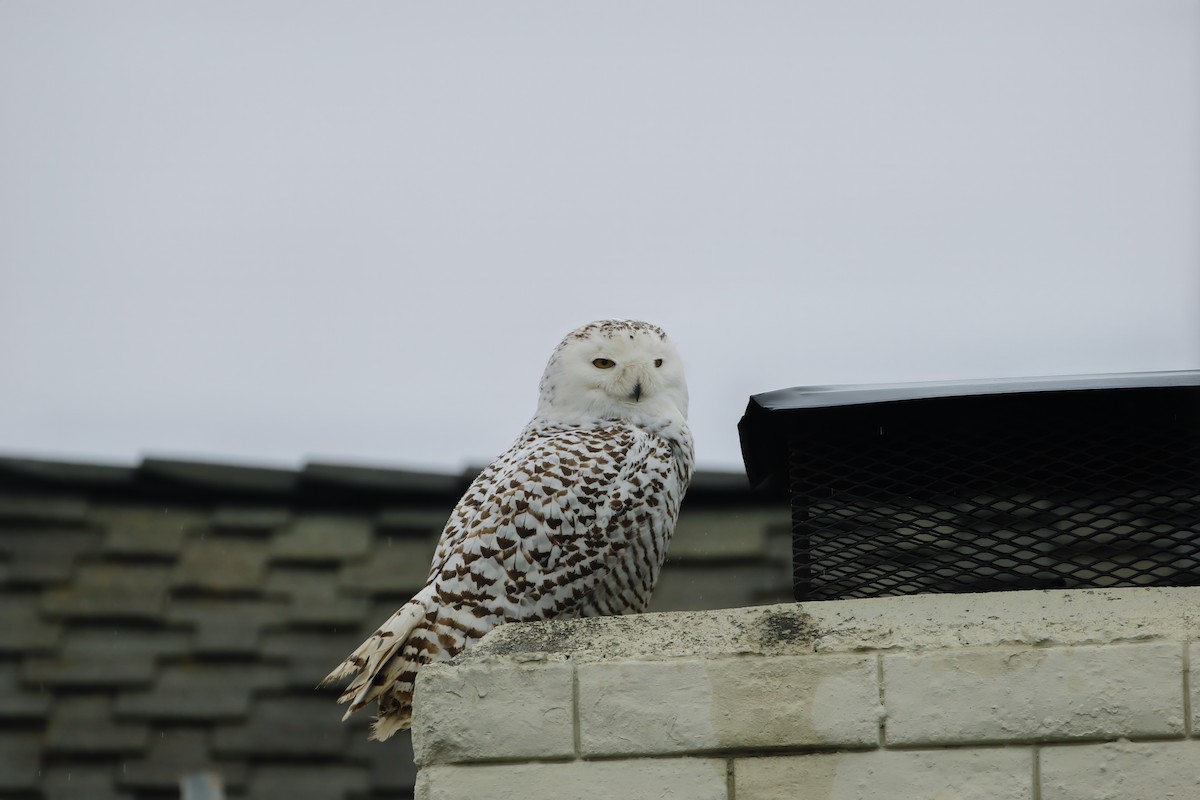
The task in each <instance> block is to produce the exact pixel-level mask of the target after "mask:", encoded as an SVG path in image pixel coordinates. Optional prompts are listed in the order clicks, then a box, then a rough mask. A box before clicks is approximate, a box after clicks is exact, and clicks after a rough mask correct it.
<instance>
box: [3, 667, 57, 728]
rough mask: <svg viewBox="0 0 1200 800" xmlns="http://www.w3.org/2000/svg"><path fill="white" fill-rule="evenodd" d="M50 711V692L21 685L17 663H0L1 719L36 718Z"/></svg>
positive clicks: (8, 720) (5, 720)
mask: <svg viewBox="0 0 1200 800" xmlns="http://www.w3.org/2000/svg"><path fill="white" fill-rule="evenodd" d="M49 713H50V694H49V693H47V692H45V691H43V690H42V689H41V688H40V687H29V686H22V685H20V682H19V681H18V679H17V665H16V664H0V720H2V721H4V722H11V721H13V720H36V719H41V718H43V717H45V716H46V715H47V714H49Z"/></svg>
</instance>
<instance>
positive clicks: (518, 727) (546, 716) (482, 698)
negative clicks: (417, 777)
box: [413, 663, 575, 765]
mask: <svg viewBox="0 0 1200 800" xmlns="http://www.w3.org/2000/svg"><path fill="white" fill-rule="evenodd" d="M572 683H573V668H572V666H571V665H570V664H563V663H536V664H528V665H525V664H514V663H482V664H472V665H462V666H453V667H451V666H446V665H444V664H426V665H425V666H424V667H422V668H421V671H420V672H419V673H418V675H417V689H416V694H415V698H414V704H413V707H414V714H413V720H414V721H413V751H414V753H415V757H416V761H417V763H418V764H421V765H424V764H445V763H453V762H457V761H484V760H496V759H521V758H539V759H540V758H562V757H566V756H570V755H573V754H574V752H575V732H574V726H575V720H574V714H573V713H572V708H573V705H574V703H573V699H574V687H573V685H572Z"/></svg>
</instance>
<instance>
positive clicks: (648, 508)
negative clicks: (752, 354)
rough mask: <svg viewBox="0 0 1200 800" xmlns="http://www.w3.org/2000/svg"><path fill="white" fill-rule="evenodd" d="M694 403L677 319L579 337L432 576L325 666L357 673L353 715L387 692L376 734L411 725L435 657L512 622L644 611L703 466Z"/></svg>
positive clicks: (339, 674)
mask: <svg viewBox="0 0 1200 800" xmlns="http://www.w3.org/2000/svg"><path fill="white" fill-rule="evenodd" d="M687 406H688V393H687V384H686V382H685V381H684V377H683V365H682V363H681V362H680V358H679V354H678V353H677V352H676V350H675V347H674V345H673V344H672V343H671V342H670V341H669V340H668V339H667V335H666V334H665V333H664V332H663V331H662V329H661V328H658V327H656V326H654V325H651V324H649V323H646V322H633V321H624V320H602V321H599V322H592V323H590V324H588V325H584V326H583V327H581V328H579V329H577V330H575V331H572V332H571V333H569V334H567V336H566V338H564V339H563V340H562V342H561V343H560V344H559V345H558V347H557V348H556V349H555V350H554V353H553V354H552V355H551V356H550V361H549V363H547V364H546V371H545V373H544V374H543V375H542V380H541V383H540V385H539V397H538V406H537V413H535V414H534V417H533V419H532V420H530V422H529V424H528V425H526V426H525V429H524V430H523V431H522V432H521V435H520V436H519V437H518V438H517V441H516V442H515V443H514V444H513V446H512V447H510V448H509V449H508V450H506V451H505V452H504V453H502V454H501V455H500V456H499V457H498V458H497V459H496V460H495V461H493V462H492V463H491V464H489V465H488V466H487V468H486V469H484V470H483V472H482V473H481V474H480V475H479V477H478V478H476V479H475V481H474V482H473V483H472V484H471V486H470V488H468V489H467V492H466V494H465V495H463V498H462V499H461V500H460V501H459V502H458V505H457V506H456V507H455V509H454V511H453V512H452V513H451V515H450V520H449V521H448V522H447V523H446V527H445V529H444V530H443V531H442V537H441V540H440V541H439V542H438V545H437V549H436V551H435V552H434V555H433V565H432V566H431V567H430V569H429V577H428V578H427V579H426V583H425V588H423V589H422V590H421V591H420V592H418V593H417V595H416V597H414V598H413V599H412V600H410V601H408V603H406V604H405V605H404V606H402V607H401V608H400V610H398V611H397V612H396V613H395V614H393V615H392V616H391V618H389V619H388V620H387V621H386V622H385V623H384V624H383V625H382V626H381V627H380V628H379V630H377V631H376V632H375V633H374V634H372V635H371V637H370V638H369V639H367V640H366V641H365V642H363V643H362V644H361V645H360V646H359V648H358V649H357V650H355V651H354V652H353V653H351V654H350V656H349V657H348V658H347V659H346V660H345V661H343V662H342V663H341V664H340V665H338V667H337V668H336V669H335V670H333V672H331V673H330V674H329V676H328V677H326V678H325V681H324V682H328V681H333V680H338V679H340V678H346V677H348V676H353V680H352V681H351V682H350V685H349V687H348V688H347V689H346V691H345V693H344V694H343V695H342V696H341V698H340V699H339V702H347V701H348V702H349V703H350V709H349V710H348V711H347V712H346V717H349V716H350V715H351V714H352V713H354V712H355V711H357V710H359V709H360V708H363V707H364V706H366V705H367V704H368V703H370V702H371V701H372V700H376V701H378V703H379V715H378V717H377V718H376V722H375V726H374V728H373V730H372V734H371V738H374V739H386V738H388V737H389V736H391V735H392V734H393V733H395V732H396V731H398V730H401V729H403V728H407V727H409V725H410V724H411V718H412V697H413V682H414V680H415V679H416V675H417V670H418V669H419V668H420V667H421V665H422V664H427V663H429V662H431V661H444V660H447V659H450V658H452V657H453V656H455V655H457V654H458V653H460V652H462V650H463V649H464V648H466V647H468V646H470V645H471V643H472V642H474V641H476V640H478V639H479V638H481V637H482V636H483V635H484V634H485V633H487V632H488V631H490V630H491V629H492V628H495V627H496V626H497V625H500V624H502V623H505V622H518V621H527V620H540V619H547V618H550V617H578V616H595V615H600V614H624V613H626V612H638V611H642V610H644V609H645V607H646V604H647V603H648V602H649V600H650V592H651V590H652V589H653V588H654V583H655V581H656V580H657V579H658V573H659V570H660V568H661V567H662V564H663V560H664V559H665V557H666V552H667V543H668V541H669V540H670V538H671V532H672V531H673V530H674V528H675V518H676V516H677V514H678V513H679V503H680V501H681V500H682V499H683V494H684V492H685V491H686V490H687V487H688V483H689V482H690V481H691V477H692V465H693V462H694V459H695V455H694V450H693V447H692V434H691V431H690V430H689V429H688V425H687ZM344 718H345V717H343V719H344Z"/></svg>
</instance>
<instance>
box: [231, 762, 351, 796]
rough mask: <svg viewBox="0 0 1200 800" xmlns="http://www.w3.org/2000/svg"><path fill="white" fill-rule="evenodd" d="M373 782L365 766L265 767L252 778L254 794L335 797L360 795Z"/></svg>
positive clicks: (251, 784) (260, 768)
mask: <svg viewBox="0 0 1200 800" xmlns="http://www.w3.org/2000/svg"><path fill="white" fill-rule="evenodd" d="M369 785H370V782H369V779H368V776H367V769H366V767H359V766H330V765H324V764H322V765H287V766H264V767H259V768H258V769H256V770H254V774H253V776H251V778H250V796H251V797H287V798H289V800H332V798H338V797H350V796H352V795H361V794H362V793H363V792H365V791H366V790H367V788H368V787H369Z"/></svg>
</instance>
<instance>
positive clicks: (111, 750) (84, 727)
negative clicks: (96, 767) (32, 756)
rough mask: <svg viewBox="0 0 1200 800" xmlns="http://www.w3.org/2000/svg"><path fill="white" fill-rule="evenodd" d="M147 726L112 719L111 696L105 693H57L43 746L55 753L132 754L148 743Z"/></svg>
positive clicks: (148, 733)
mask: <svg viewBox="0 0 1200 800" xmlns="http://www.w3.org/2000/svg"><path fill="white" fill-rule="evenodd" d="M149 738H150V731H149V728H148V727H147V726H146V725H144V724H142V723H137V722H118V721H116V720H115V719H114V718H113V713H112V698H111V697H110V696H108V695H105V694H89V695H83V696H74V695H68V696H61V697H59V698H57V699H56V700H55V702H54V708H53V711H52V712H51V715H50V725H49V728H48V729H47V731H46V747H47V749H48V750H50V751H52V752H56V753H72V754H75V755H91V756H95V755H106V754H108V755H119V754H122V753H136V752H139V751H140V750H142V749H144V748H145V747H146V744H147V743H148V742H149Z"/></svg>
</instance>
